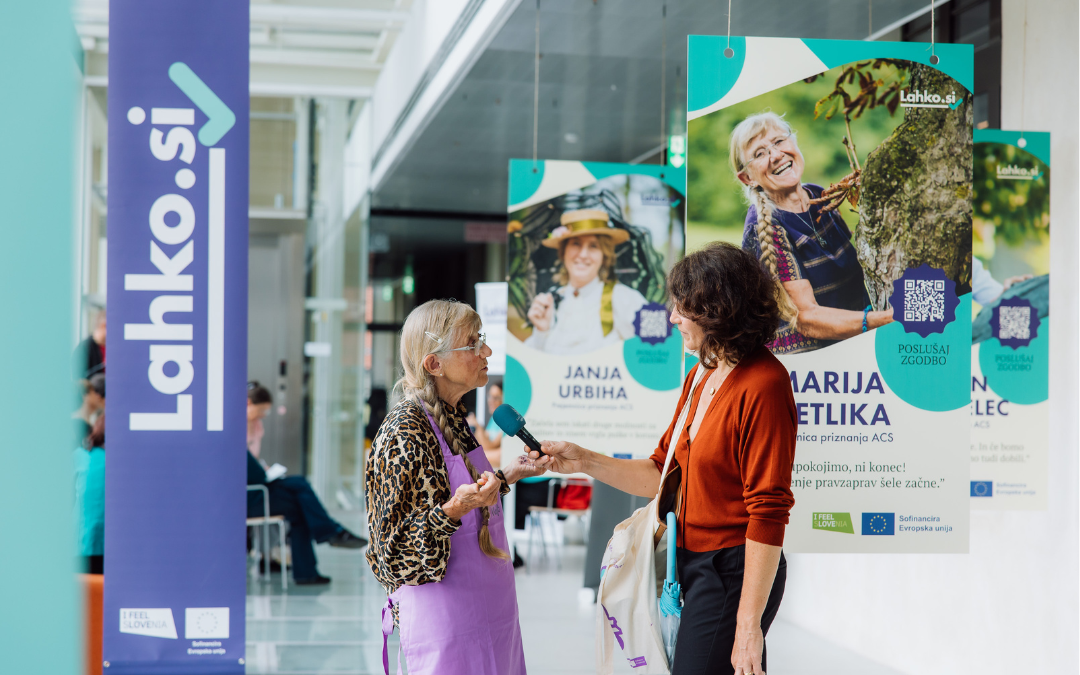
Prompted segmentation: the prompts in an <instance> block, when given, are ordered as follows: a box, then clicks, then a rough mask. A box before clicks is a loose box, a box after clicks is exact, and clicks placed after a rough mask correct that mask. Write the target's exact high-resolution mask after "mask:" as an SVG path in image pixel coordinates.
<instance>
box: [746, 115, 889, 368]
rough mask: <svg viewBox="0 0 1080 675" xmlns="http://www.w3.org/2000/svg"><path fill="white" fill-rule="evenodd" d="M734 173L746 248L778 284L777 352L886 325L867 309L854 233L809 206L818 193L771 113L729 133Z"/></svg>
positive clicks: (789, 132) (882, 314) (791, 136)
mask: <svg viewBox="0 0 1080 675" xmlns="http://www.w3.org/2000/svg"><path fill="white" fill-rule="evenodd" d="M730 161H731V169H732V171H734V172H735V177H736V178H738V180H739V182H740V183H742V184H743V193H744V195H745V197H746V201H747V202H748V203H749V209H748V210H747V214H746V223H745V226H744V229H743V240H742V247H743V249H745V250H747V251H750V252H751V253H753V254H754V255H755V256H757V257H758V259H759V260H761V263H762V265H763V266H764V267H765V269H766V271H768V273H769V275H770V276H771V277H772V278H773V280H774V281H775V282H776V284H777V293H776V294H777V301H778V304H779V306H780V317H781V319H782V321H783V323H782V325H781V327H780V330H779V331H777V334H776V339H775V340H774V341H773V342H771V343H770V344H769V349H771V350H772V352H773V353H774V354H796V353H798V352H808V351H813V350H815V349H821V348H822V347H826V346H828V345H830V344H833V343H834V342H837V341H839V340H844V339H847V338H849V337H854V336H856V335H859V334H860V333H865V332H866V331H868V330H872V329H874V328H877V327H879V326H883V325H885V324H887V323H890V322H891V321H892V320H893V319H892V311H891V310H885V311H872V309H871V306H870V296H869V295H867V293H866V286H865V285H864V282H863V270H862V266H861V265H860V264H859V260H858V258H857V257H856V255H855V248H854V247H853V246H852V244H851V230H849V229H848V226H847V224H846V223H844V220H843V219H842V218H841V217H840V214H839V213H838V212H837V211H830V212H827V213H822V212H821V207H822V206H823V205H818V204H811V200H813V199H817V198H819V197H821V192H822V188H821V186H819V185H814V184H813V183H803V182H802V175H803V169H804V165H805V163H804V160H803V155H802V152H800V150H799V145H798V139H797V137H796V134H795V130H794V129H792V128H791V126H790V125H789V124H788V123H787V122H786V121H784V118H783V117H781V116H780V115H777V114H776V113H773V112H761V113H757V114H754V115H750V116H749V117H747V118H746V119H745V120H743V121H742V122H740V123H739V124H738V126H736V127H735V129H734V130H733V131H732V132H731V143H730Z"/></svg>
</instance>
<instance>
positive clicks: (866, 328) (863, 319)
mask: <svg viewBox="0 0 1080 675" xmlns="http://www.w3.org/2000/svg"><path fill="white" fill-rule="evenodd" d="M869 313H870V305H867V306H866V309H864V310H863V312H862V332H864V333H865V332H866V331H868V330H870V326H868V325H867V324H866V315H867V314H869Z"/></svg>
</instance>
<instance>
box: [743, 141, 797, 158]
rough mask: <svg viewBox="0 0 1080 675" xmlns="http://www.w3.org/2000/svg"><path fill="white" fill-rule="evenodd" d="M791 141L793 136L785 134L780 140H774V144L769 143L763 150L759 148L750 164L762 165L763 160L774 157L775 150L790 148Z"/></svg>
mask: <svg viewBox="0 0 1080 675" xmlns="http://www.w3.org/2000/svg"><path fill="white" fill-rule="evenodd" d="M789 140H791V134H784V135H783V136H780V137H779V138H775V139H773V142H772V143H769V144H768V145H766V146H765V147H763V148H758V149H757V152H755V153H754V156H753V157H751V158H750V161H749V162H747V163H748V164H760V163H761V160H763V159H766V158H768V157H772V153H773V150H781V149H782V148H787V147H790V144H789V143H788V141H789Z"/></svg>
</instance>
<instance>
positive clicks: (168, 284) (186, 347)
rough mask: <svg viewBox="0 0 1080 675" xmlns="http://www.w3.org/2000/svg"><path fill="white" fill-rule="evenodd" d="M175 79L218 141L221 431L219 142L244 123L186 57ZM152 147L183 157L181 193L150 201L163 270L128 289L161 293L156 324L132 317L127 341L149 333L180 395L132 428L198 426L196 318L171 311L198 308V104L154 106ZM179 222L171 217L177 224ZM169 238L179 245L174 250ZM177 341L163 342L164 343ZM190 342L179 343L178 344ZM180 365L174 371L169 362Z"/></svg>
mask: <svg viewBox="0 0 1080 675" xmlns="http://www.w3.org/2000/svg"><path fill="white" fill-rule="evenodd" d="M169 79H170V80H172V82H173V83H174V84H175V85H176V86H177V87H178V88H179V89H180V90H181V91H182V92H184V94H185V95H187V97H188V98H189V99H191V101H192V102H193V103H194V104H195V105H196V106H197V107H198V108H199V109H200V110H201V111H202V112H203V113H204V114H205V115H206V116H207V117H208V118H209V119H208V121H207V122H206V123H205V124H204V125H203V126H202V128H200V129H199V132H198V138H199V142H200V143H201V144H202V145H204V146H208V147H210V150H209V153H210V159H209V168H208V170H207V175H206V176H205V178H204V180H205V181H206V189H207V190H208V195H209V209H208V213H207V225H208V233H209V237H208V242H207V247H206V248H207V250H206V252H205V255H206V256H207V262H208V266H209V272H208V274H207V279H206V283H207V352H206V379H207V385H206V429H207V431H221V430H222V428H223V425H224V413H223V405H224V393H225V392H224V376H225V368H224V365H225V302H224V300H225V149H224V148H215V147H212V146H214V145H215V144H216V143H217V142H218V141H220V140H221V138H222V137H223V136H224V135H225V134H226V133H228V131H229V130H230V129H232V127H233V125H234V124H236V115H235V114H233V112H232V110H230V109H229V107H228V106H226V105H225V103H223V102H222V100H221V99H220V98H219V97H218V96H217V94H215V93H214V92H213V91H212V90H211V89H210V88H209V87H208V86H206V84H205V83H204V82H203V81H202V80H201V79H199V76H198V75H196V74H195V72H194V71H192V70H191V68H189V67H188V66H187V65H186V64H184V63H180V62H177V63H174V64H172V66H170V67H169ZM127 119H128V122H130V123H131V124H133V125H141V124H143V123H144V122H145V121H146V111H145V109H143V108H142V107H139V106H134V107H132V108H130V109H129V110H128V113H127ZM150 124H151V125H153V127H154V128H153V129H152V130H151V132H150V144H149V149H150V153H151V154H152V155H153V156H154V157H155V158H156V159H158V160H160V161H162V162H174V161H177V160H179V162H180V163H181V164H180V167H179V168H178V169H177V171H176V176H175V183H176V186H177V187H178V188H180V190H181V191H180V192H173V193H168V194H164V195H161V196H160V197H158V198H157V200H155V201H154V203H153V205H152V206H151V207H150V213H149V220H150V232H151V234H152V235H153V238H152V239H151V240H150V262H152V263H153V265H154V267H156V268H157V269H158V272H159V273H158V274H126V275H124V290H125V291H138V292H144V291H152V292H157V293H160V294H159V295H157V296H156V297H154V298H153V299H152V300H151V301H150V303H149V307H148V313H149V319H150V322H149V323H126V324H124V339H125V340H146V341H150V342H153V343H155V344H151V345H150V349H149V357H150V367H149V370H148V377H149V379H150V384H151V385H152V386H153V387H154V389H155V390H156V391H158V392H160V393H161V394H164V395H166V396H175V404H174V405H175V408H174V409H175V412H132V413H130V414H129V418H128V428H129V429H130V430H132V431H191V427H192V422H191V417H192V415H191V411H192V394H190V393H185V392H187V391H188V390H189V388H190V387H191V383H192V381H193V380H194V379H195V368H194V365H193V363H192V362H193V360H194V350H193V346H192V344H191V343H192V341H193V340H194V335H193V326H192V324H191V323H179V322H175V323H174V322H170V321H167V320H166V315H168V314H185V313H191V312H193V311H194V296H193V295H192V292H193V291H194V287H195V283H194V279H193V277H192V275H191V274H183V272H184V270H186V269H187V268H188V267H189V266H190V265H191V264H192V263H193V262H194V261H195V256H196V255H198V254H201V253H202V252H201V251H196V250H195V242H194V241H193V240H192V234H193V233H194V231H195V224H196V218H197V216H196V213H195V209H194V207H193V206H192V205H191V202H190V201H189V200H188V198H187V197H185V196H184V192H185V191H188V190H191V189H192V188H194V187H195V185H196V184H197V183H198V182H199V177H198V176H197V175H196V174H195V172H194V171H193V170H192V169H191V168H189V167H190V166H191V165H192V162H193V161H194V159H195V154H196V151H197V148H198V146H197V144H196V143H195V136H194V135H193V134H192V133H191V130H190V129H189V127H192V126H194V125H195V109H194V108H151V109H150ZM170 223H171V224H170ZM161 244H164V245H171V246H178V245H182V247H181V248H180V250H179V251H177V252H176V253H174V254H173V255H172V256H171V257H170V256H169V255H167V254H166V253H165V252H164V251H163V250H162V248H161V246H160V245H161ZM166 342H167V343H171V344H160V343H166ZM184 342H186V343H188V344H176V343H184ZM170 363H171V364H174V367H173V368H172V370H174V371H175V372H174V374H172V375H168V374H166V372H165V368H166V366H167V365H168V364H170Z"/></svg>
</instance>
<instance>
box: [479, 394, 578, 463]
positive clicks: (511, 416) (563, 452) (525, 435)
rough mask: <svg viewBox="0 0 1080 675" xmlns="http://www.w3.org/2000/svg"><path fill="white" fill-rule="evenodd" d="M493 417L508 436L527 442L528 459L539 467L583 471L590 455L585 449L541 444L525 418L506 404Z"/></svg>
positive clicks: (571, 445) (569, 444) (572, 445)
mask: <svg viewBox="0 0 1080 675" xmlns="http://www.w3.org/2000/svg"><path fill="white" fill-rule="evenodd" d="M491 416H492V418H493V419H494V420H495V424H498V425H499V428H500V429H502V430H503V432H505V433H506V435H507V436H517V437H518V438H520V439H521V440H522V441H524V442H525V445H527V446H528V447H529V453H528V457H529V459H532V460H535V463H536V466H537V467H540V468H543V469H547V470H548V471H554V472H556V473H577V472H579V471H581V466H582V463H583V460H584V459H585V456H586V454H587V453H588V451H587V450H585V449H584V448H581V447H580V446H577V445H575V444H573V443H566V442H564V441H544V442H543V443H542V444H541V443H540V442H539V441H537V440H536V438H534V437H533V435H532V434H530V433H529V432H528V431H526V429H525V418H524V417H522V416H521V414H520V413H519V412H518V411H516V410H514V409H513V408H512V407H511V406H509V405H508V404H506V403H503V404H502V405H501V406H499V407H498V408H496V409H495V412H494V413H492V415H491Z"/></svg>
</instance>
